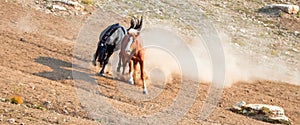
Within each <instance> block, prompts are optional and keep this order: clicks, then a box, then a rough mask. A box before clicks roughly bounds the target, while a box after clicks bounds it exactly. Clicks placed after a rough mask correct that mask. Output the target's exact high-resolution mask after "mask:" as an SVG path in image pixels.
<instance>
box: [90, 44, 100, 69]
mask: <svg viewBox="0 0 300 125" xmlns="http://www.w3.org/2000/svg"><path fill="white" fill-rule="evenodd" d="M100 48H101V46H98V47H97V50H96V53H95V54H94V57H93V61H92V63H93V65H94V66H96V60H97V58H98V57H99V54H100Z"/></svg>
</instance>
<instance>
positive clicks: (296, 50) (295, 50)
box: [292, 48, 300, 53]
mask: <svg viewBox="0 0 300 125" xmlns="http://www.w3.org/2000/svg"><path fill="white" fill-rule="evenodd" d="M292 50H293V51H294V52H297V53H299V52H300V51H299V50H298V49H296V48H293V49H292Z"/></svg>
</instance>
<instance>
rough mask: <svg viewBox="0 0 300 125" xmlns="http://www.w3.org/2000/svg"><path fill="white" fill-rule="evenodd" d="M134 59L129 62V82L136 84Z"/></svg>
mask: <svg viewBox="0 0 300 125" xmlns="http://www.w3.org/2000/svg"><path fill="white" fill-rule="evenodd" d="M133 70H134V69H133V60H130V62H129V77H130V78H129V81H128V82H129V84H131V85H134V80H133Z"/></svg>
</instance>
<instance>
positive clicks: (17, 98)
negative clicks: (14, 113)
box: [10, 96, 23, 104]
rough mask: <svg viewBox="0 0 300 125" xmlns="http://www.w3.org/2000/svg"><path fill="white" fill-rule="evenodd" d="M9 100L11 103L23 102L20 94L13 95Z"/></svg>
mask: <svg viewBox="0 0 300 125" xmlns="http://www.w3.org/2000/svg"><path fill="white" fill-rule="evenodd" d="M10 102H11V103H13V104H22V103H23V99H22V98H21V97H20V96H13V97H12V98H11V99H10Z"/></svg>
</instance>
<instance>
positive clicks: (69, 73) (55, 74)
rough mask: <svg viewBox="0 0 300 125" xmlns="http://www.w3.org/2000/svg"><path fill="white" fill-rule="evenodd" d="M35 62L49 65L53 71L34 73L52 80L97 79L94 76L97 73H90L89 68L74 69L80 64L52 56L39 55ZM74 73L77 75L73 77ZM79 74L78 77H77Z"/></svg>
mask: <svg viewBox="0 0 300 125" xmlns="http://www.w3.org/2000/svg"><path fill="white" fill-rule="evenodd" d="M35 62H37V63H40V64H43V65H45V66H48V67H50V68H51V69H52V71H44V72H38V73H33V75H36V76H40V77H43V78H47V79H50V80H54V81H57V80H74V79H76V80H83V81H88V82H90V81H93V80H95V79H94V78H93V76H95V74H89V73H88V72H89V69H85V68H81V69H82V70H84V71H79V70H76V69H74V67H79V66H78V65H75V64H72V63H69V62H66V61H63V60H60V59H56V58H52V57H38V58H36V59H35ZM74 74H75V75H76V77H73V76H74ZM77 76H78V77H77Z"/></svg>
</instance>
